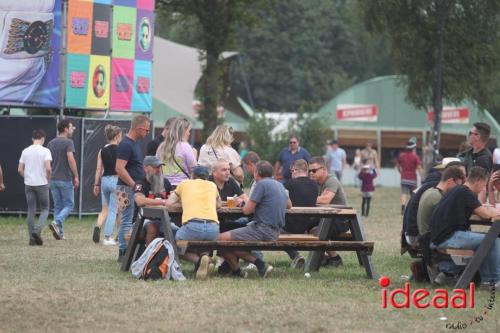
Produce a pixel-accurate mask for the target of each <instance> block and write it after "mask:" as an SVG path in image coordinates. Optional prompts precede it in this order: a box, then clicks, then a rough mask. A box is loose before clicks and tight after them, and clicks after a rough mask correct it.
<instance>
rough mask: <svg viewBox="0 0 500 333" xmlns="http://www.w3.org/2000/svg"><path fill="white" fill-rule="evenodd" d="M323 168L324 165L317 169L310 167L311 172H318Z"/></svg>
mask: <svg viewBox="0 0 500 333" xmlns="http://www.w3.org/2000/svg"><path fill="white" fill-rule="evenodd" d="M321 169H323V167H319V168H316V169H309V173H316V172H317V171H318V170H321Z"/></svg>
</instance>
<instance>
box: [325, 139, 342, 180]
mask: <svg viewBox="0 0 500 333" xmlns="http://www.w3.org/2000/svg"><path fill="white" fill-rule="evenodd" d="M326 160H327V163H328V170H329V171H330V174H335V176H336V177H337V179H338V180H339V181H342V171H343V170H344V167H345V165H346V153H345V150H344V149H342V148H340V147H339V142H338V141H337V140H332V141H330V149H329V150H328V152H327V153H326Z"/></svg>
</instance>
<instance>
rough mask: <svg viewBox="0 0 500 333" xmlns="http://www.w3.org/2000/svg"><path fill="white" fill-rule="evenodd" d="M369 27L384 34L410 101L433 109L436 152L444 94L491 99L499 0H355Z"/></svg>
mask: <svg viewBox="0 0 500 333" xmlns="http://www.w3.org/2000/svg"><path fill="white" fill-rule="evenodd" d="M358 5H359V9H360V10H361V13H363V15H364V22H365V23H366V26H367V28H368V29H369V30H370V31H373V32H382V31H383V32H387V33H388V35H389V36H390V41H391V50H392V57H393V60H394V63H395V66H396V67H397V70H398V71H399V73H401V74H404V76H402V83H403V84H405V85H406V87H407V93H408V100H409V101H410V102H411V103H413V104H414V105H415V106H417V107H419V108H424V109H425V108H427V107H428V106H429V105H432V106H433V108H434V110H435V113H434V114H435V119H434V130H433V138H432V142H433V145H434V147H433V148H434V149H433V155H434V156H436V155H437V154H438V149H439V138H440V126H441V111H442V100H443V98H444V99H446V100H448V101H450V102H452V103H460V102H461V101H463V100H464V99H466V98H470V99H473V100H476V101H477V102H478V103H479V105H480V106H483V107H484V106H486V105H488V104H489V103H492V100H493V98H494V97H495V95H496V94H495V91H494V88H495V84H493V83H494V80H495V79H496V77H498V68H499V67H498V65H499V61H500V55H499V53H498V49H499V46H500V38H499V37H500V35H499V33H498V31H499V27H500V1H499V0H485V1H474V0H420V1H411V0H408V1H400V0H370V1H358Z"/></svg>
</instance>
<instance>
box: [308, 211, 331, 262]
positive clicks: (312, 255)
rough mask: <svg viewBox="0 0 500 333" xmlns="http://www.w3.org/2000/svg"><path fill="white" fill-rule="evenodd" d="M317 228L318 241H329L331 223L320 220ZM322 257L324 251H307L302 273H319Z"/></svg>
mask: <svg viewBox="0 0 500 333" xmlns="http://www.w3.org/2000/svg"><path fill="white" fill-rule="evenodd" d="M318 228H319V232H318V239H319V240H330V234H331V231H332V228H333V223H331V222H330V221H328V220H327V219H324V218H323V219H320V221H319V226H318ZM323 255H324V251H309V255H308V257H307V260H306V265H305V267H304V271H305V272H311V271H319V268H320V266H321V259H322V258H323Z"/></svg>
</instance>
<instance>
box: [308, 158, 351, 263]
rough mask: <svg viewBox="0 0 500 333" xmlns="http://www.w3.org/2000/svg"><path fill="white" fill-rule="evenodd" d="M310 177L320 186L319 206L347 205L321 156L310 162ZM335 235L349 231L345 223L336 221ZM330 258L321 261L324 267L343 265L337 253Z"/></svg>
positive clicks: (340, 187) (330, 253)
mask: <svg viewBox="0 0 500 333" xmlns="http://www.w3.org/2000/svg"><path fill="white" fill-rule="evenodd" d="M309 176H310V177H311V179H312V180H314V181H315V182H316V183H318V185H319V196H318V197H317V198H316V203H317V204H335V205H347V198H346V195H345V193H344V189H343V188H342V185H341V184H340V182H339V180H338V179H337V178H336V177H335V175H329V174H328V169H327V167H326V162H325V159H324V158H323V157H321V156H315V157H313V158H311V161H310V162H309ZM333 229H334V231H333V235H338V234H340V233H343V232H346V231H348V230H349V226H348V225H347V223H346V222H345V221H335V222H334V223H333ZM327 254H328V256H324V257H323V259H322V260H321V265H322V266H332V267H338V266H341V265H342V264H343V262H342V258H341V257H340V255H338V254H337V252H336V251H328V252H327Z"/></svg>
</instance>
